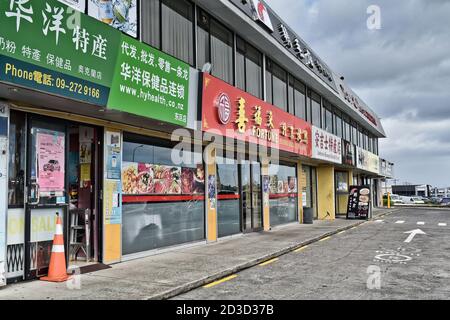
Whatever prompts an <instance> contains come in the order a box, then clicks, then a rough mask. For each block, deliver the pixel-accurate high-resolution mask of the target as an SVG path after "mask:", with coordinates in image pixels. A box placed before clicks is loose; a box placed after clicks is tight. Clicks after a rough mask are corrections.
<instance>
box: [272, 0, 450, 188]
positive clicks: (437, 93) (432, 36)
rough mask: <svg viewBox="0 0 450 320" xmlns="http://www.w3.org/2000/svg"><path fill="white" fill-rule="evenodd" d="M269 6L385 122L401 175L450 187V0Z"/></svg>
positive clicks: (280, 2)
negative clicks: (370, 23)
mask: <svg viewBox="0 0 450 320" xmlns="http://www.w3.org/2000/svg"><path fill="white" fill-rule="evenodd" d="M267 2H268V3H269V5H270V6H271V7H272V8H273V9H274V10H275V11H276V12H277V13H278V14H279V15H280V16H281V17H282V18H283V19H284V20H285V21H286V22H287V23H288V24H289V25H290V26H291V27H292V28H294V29H295V30H296V32H297V33H298V34H299V35H300V36H301V37H302V38H303V39H304V40H305V41H306V42H307V43H308V44H309V45H310V46H311V47H312V48H313V49H314V51H315V52H316V53H317V54H318V55H319V56H320V57H321V58H322V59H323V60H324V61H325V62H326V63H327V64H328V65H329V66H330V67H331V68H332V69H333V70H334V71H336V72H337V73H339V74H342V75H344V76H345V78H346V81H347V82H348V83H349V84H350V86H351V87H352V88H353V89H354V90H355V91H356V92H357V93H358V95H359V96H361V98H363V99H364V100H365V101H366V102H367V103H368V105H369V106H370V107H371V108H372V109H374V110H375V112H377V114H378V115H379V116H380V117H381V118H382V121H383V124H384V126H385V129H386V132H387V134H388V136H389V137H388V139H385V140H384V141H382V142H381V155H382V156H383V157H386V158H388V159H389V160H392V161H393V162H395V163H396V173H397V177H398V178H399V179H401V180H402V181H403V180H404V181H409V182H418V183H430V184H434V185H438V186H450V56H449V53H450V41H449V40H448V39H450V23H449V22H448V19H449V18H448V17H450V1H446V0H432V1H430V0H402V1H392V0H378V1H373V0H360V1H354V0H339V1H337V0H307V1H298V0H267ZM372 4H374V5H378V6H379V7H380V8H381V18H382V29H381V30H368V29H367V26H366V21H367V18H368V15H367V13H366V9H367V7H368V6H370V5H372Z"/></svg>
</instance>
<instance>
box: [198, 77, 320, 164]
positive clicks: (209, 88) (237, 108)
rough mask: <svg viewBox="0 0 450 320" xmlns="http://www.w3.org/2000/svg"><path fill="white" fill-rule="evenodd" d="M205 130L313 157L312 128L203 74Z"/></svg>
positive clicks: (203, 123)
mask: <svg viewBox="0 0 450 320" xmlns="http://www.w3.org/2000/svg"><path fill="white" fill-rule="evenodd" d="M202 120H203V121H202V129H203V131H204V132H208V133H212V134H217V135H221V136H225V137H229V138H233V139H238V140H241V141H245V142H252V143H256V144H259V145H263V146H267V147H270V148H276V149H279V150H283V151H288V152H291V153H295V154H298V155H302V156H306V157H311V156H312V144H311V125H310V124H309V123H307V122H306V121H304V120H302V119H299V118H297V117H295V116H293V115H291V114H289V113H287V112H284V111H283V110H280V109H279V108H277V107H275V106H273V105H271V104H268V103H266V102H264V101H262V100H260V99H258V98H256V97H254V96H252V95H250V94H248V93H246V92H244V91H242V90H239V89H237V88H235V87H233V86H230V85H229V84H227V83H226V82H224V81H222V80H219V79H217V78H215V77H213V76H211V75H209V74H203V101H202Z"/></svg>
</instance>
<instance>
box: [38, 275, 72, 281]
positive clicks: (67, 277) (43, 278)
mask: <svg viewBox="0 0 450 320" xmlns="http://www.w3.org/2000/svg"><path fill="white" fill-rule="evenodd" d="M69 279H70V276H68V275H66V276H61V277H60V278H50V277H42V278H39V280H42V281H48V282H66V281H67V280H69Z"/></svg>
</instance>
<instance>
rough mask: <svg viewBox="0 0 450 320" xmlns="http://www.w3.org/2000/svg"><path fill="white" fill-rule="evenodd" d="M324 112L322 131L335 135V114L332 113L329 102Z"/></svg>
mask: <svg viewBox="0 0 450 320" xmlns="http://www.w3.org/2000/svg"><path fill="white" fill-rule="evenodd" d="M322 110H323V119H322V129H324V130H325V131H327V132H329V133H334V128H333V113H332V112H331V105H330V104H329V103H328V102H327V103H326V106H325V107H324V108H323V109H322Z"/></svg>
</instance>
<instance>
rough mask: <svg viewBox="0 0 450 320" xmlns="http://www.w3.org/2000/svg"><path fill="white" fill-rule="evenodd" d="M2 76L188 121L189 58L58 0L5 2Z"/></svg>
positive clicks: (1, 0)
mask: <svg viewBox="0 0 450 320" xmlns="http://www.w3.org/2000/svg"><path fill="white" fill-rule="evenodd" d="M0 81H4V82H8V83H13V84H17V85H20V86H24V87H28V88H31V89H34V90H39V91H43V92H47V93H51V94H55V95H60V96H64V97H67V98H70V99H75V100H80V101H83V102H87V103H91V104H94V105H98V106H107V107H108V108H111V109H115V110H120V111H124V112H129V113H133V114H137V115H140V116H145V117H149V118H153V119H157V120H161V121H166V122H170V123H174V124H177V125H182V126H186V125H187V113H188V112H187V109H188V100H189V99H188V93H189V66H188V65H187V64H185V63H183V62H181V61H178V60H176V59H175V58H173V57H171V56H168V55H166V54H164V53H162V52H160V51H158V50H156V49H153V48H151V47H149V46H147V45H145V44H143V43H141V42H139V41H137V40H134V39H132V38H130V37H128V36H126V35H124V34H122V33H121V32H120V31H118V30H116V29H114V28H112V27H110V26H108V25H106V24H104V23H102V22H100V21H97V20H96V19H93V18H91V17H89V16H87V15H85V14H83V13H80V12H78V11H76V10H74V9H72V8H71V7H68V6H66V5H64V4H62V3H61V2H59V1H56V0H0Z"/></svg>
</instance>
